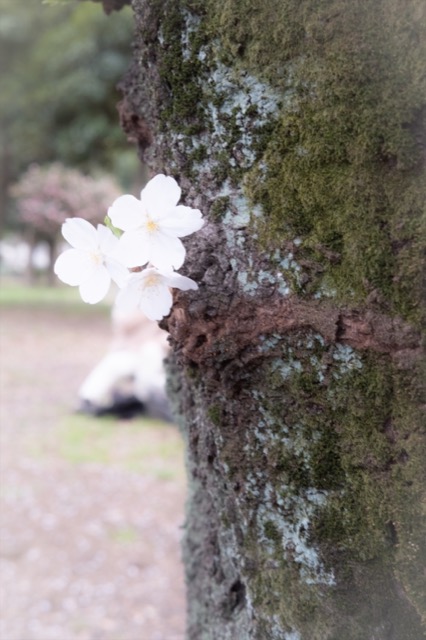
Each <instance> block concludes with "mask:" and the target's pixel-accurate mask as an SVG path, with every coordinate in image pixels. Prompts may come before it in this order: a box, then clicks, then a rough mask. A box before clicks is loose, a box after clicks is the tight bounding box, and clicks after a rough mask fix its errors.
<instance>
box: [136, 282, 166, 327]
mask: <svg viewBox="0 0 426 640" xmlns="http://www.w3.org/2000/svg"><path fill="white" fill-rule="evenodd" d="M172 304H173V298H172V294H171V293H170V291H169V289H168V287H167V286H166V285H164V284H160V283H159V284H157V285H154V286H152V287H150V286H148V287H145V288H144V290H143V293H142V295H141V297H140V299H139V309H141V311H143V312H144V314H145V315H146V316H147V318H149V319H150V320H161V319H162V318H164V316H167V315H169V313H170V309H171V308H172Z"/></svg>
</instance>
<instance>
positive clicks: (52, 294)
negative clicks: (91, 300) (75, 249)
mask: <svg viewBox="0 0 426 640" xmlns="http://www.w3.org/2000/svg"><path fill="white" fill-rule="evenodd" d="M0 306H4V307H7V306H29V307H55V308H56V307H66V308H67V310H71V309H75V310H81V311H84V310H88V309H98V310H108V309H109V308H110V304H109V303H108V302H106V301H102V302H101V303H99V304H97V305H89V304H86V303H84V302H83V301H82V299H81V298H80V295H79V292H78V287H67V286H62V285H60V284H59V285H57V286H54V287H49V286H46V285H42V284H34V285H29V284H27V283H25V282H24V281H23V280H16V279H10V278H7V279H6V278H1V279H0Z"/></svg>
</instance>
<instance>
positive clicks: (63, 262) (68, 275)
mask: <svg viewBox="0 0 426 640" xmlns="http://www.w3.org/2000/svg"><path fill="white" fill-rule="evenodd" d="M95 269H96V267H95V265H94V264H93V262H92V261H91V260H90V258H89V255H88V253H87V252H86V251H81V250H80V249H68V250H67V251H64V253H61V255H60V256H59V257H58V258H57V260H56V262H55V265H54V267H53V270H54V272H55V273H56V275H57V276H58V278H59V279H60V280H62V282H65V284H70V285H71V286H77V285H80V284H81V283H82V282H84V281H85V280H87V279H88V278H89V277H90V276H91V274H93V272H94V271H95Z"/></svg>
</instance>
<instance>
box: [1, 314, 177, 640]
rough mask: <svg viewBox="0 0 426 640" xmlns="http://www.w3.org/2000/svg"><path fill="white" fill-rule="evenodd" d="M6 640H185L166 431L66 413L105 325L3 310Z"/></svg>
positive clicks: (104, 340) (172, 454)
mask: <svg viewBox="0 0 426 640" xmlns="http://www.w3.org/2000/svg"><path fill="white" fill-rule="evenodd" d="M0 329H1V335H0V340H1V343H0V358H1V369H0V375H1V396H0V399H1V414H0V418H1V421H0V425H1V478H0V479H1V485H0V490H1V496H0V498H1V503H0V506H1V512H0V516H1V521H0V527H1V528H0V533H1V538H0V544H1V546H0V572H1V574H0V598H1V601H0V605H1V608H0V616H1V622H0V625H1V626H0V638H1V640H182V639H183V637H184V633H183V629H184V609H185V604H184V587H183V575H182V567H181V563H180V554H179V540H180V537H181V532H182V529H181V527H182V523H183V509H184V507H183V505H184V494H185V488H184V486H185V485H184V473H183V462H182V445H181V441H180V437H179V435H178V433H177V431H176V430H175V428H174V427H171V426H167V425H163V424H159V423H157V424H156V423H152V422H149V421H144V422H143V421H135V422H131V423H125V422H117V421H101V422H99V421H97V420H95V419H88V418H85V417H82V416H76V415H75V414H74V408H75V402H76V395H75V394H76V389H77V387H78V385H79V384H80V382H81V381H82V379H83V377H84V376H85V375H86V374H87V373H88V371H89V370H90V368H91V367H92V365H93V364H94V363H95V362H96V361H97V359H98V358H99V357H100V356H101V355H102V354H103V352H104V349H105V348H106V346H107V344H108V341H109V337H110V330H109V319H108V316H107V315H106V314H102V313H100V312H99V311H96V312H92V311H91V310H90V312H89V311H86V310H85V311H84V312H82V311H79V310H78V308H77V309H74V308H71V307H70V308H69V309H68V310H65V309H64V307H62V308H59V309H55V308H54V307H53V306H52V307H43V308H37V307H34V308H29V307H18V306H10V307H6V308H3V309H1V321H0Z"/></svg>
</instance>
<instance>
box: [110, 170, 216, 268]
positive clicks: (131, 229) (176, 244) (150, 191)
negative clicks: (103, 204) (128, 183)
mask: <svg viewBox="0 0 426 640" xmlns="http://www.w3.org/2000/svg"><path fill="white" fill-rule="evenodd" d="M180 196H181V189H180V187H179V185H178V184H177V182H176V180H174V179H173V178H171V177H166V176H165V175H163V174H159V175H157V176H155V177H154V178H152V180H150V181H149V182H148V183H147V185H146V186H145V188H144V189H143V190H142V192H141V199H140V200H138V199H137V198H135V197H134V196H131V195H124V196H120V197H119V198H117V200H115V201H114V203H113V204H112V206H111V207H110V208H109V210H108V215H109V217H110V219H111V222H112V224H113V225H114V226H115V227H117V228H118V229H121V230H123V231H124V233H123V235H122V236H121V238H120V241H119V246H118V254H117V255H118V256H119V257H120V260H121V261H122V262H123V264H125V265H126V266H127V267H141V266H144V265H145V264H147V263H150V264H152V265H153V266H154V267H157V268H158V269H160V270H162V271H172V270H173V269H179V268H180V267H181V266H182V264H183V261H184V259H185V247H184V246H183V244H182V242H181V241H180V240H179V238H183V237H184V236H187V235H190V234H191V233H194V231H198V230H199V229H201V227H202V226H203V224H204V222H203V219H202V215H201V212H200V211H199V210H198V209H192V208H191V207H185V206H182V205H179V206H177V203H178V202H179V199H180Z"/></svg>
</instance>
